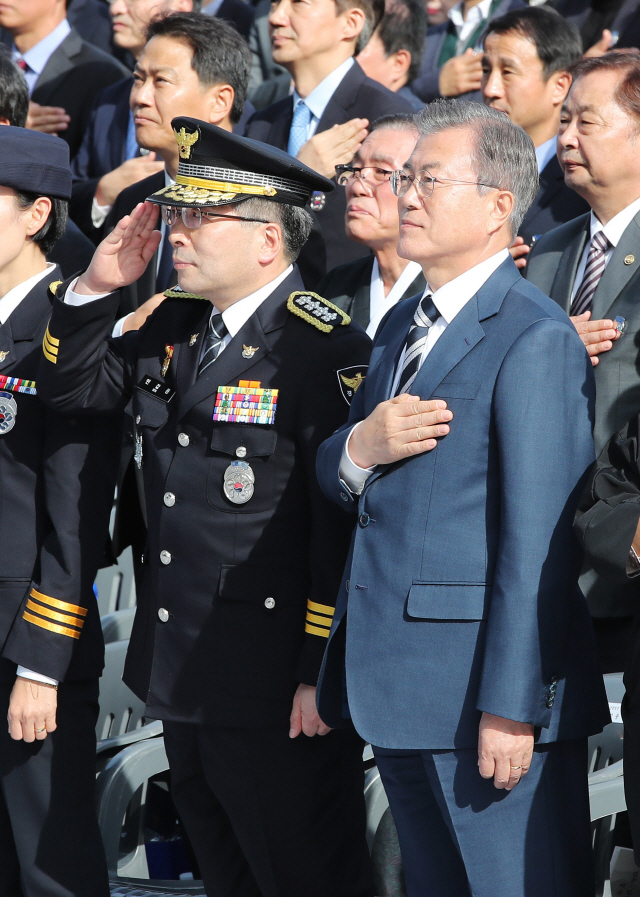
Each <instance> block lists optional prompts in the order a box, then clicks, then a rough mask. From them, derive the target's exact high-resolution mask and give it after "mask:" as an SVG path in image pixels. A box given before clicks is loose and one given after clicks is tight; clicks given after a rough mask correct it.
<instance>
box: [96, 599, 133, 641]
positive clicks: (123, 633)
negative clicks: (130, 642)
mask: <svg viewBox="0 0 640 897" xmlns="http://www.w3.org/2000/svg"><path fill="white" fill-rule="evenodd" d="M135 615H136V609H135V607H128V608H126V609H125V610H116V611H114V612H113V613H112V614H105V615H104V616H103V617H101V618H100V623H101V624H102V635H103V636H104V643H105V645H108V644H109V643H110V642H121V641H125V640H127V639H129V638H131V630H132V628H133V618H134V617H135Z"/></svg>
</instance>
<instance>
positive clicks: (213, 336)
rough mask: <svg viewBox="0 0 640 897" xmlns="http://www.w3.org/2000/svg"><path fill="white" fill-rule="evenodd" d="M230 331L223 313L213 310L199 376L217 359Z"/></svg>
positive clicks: (203, 348)
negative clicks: (223, 318)
mask: <svg viewBox="0 0 640 897" xmlns="http://www.w3.org/2000/svg"><path fill="white" fill-rule="evenodd" d="M228 332H229V331H228V330H227V327H226V325H225V323H224V321H223V320H222V315H221V314H220V313H219V312H215V311H212V312H211V317H210V318H209V327H208V329H207V335H206V336H205V338H204V345H203V347H202V358H201V359H200V364H199V366H198V377H199V376H200V375H201V374H202V372H203V371H204V370H206V369H207V368H208V367H209V365H210V364H213V362H214V361H215V360H216V358H217V357H218V355H219V354H220V347H221V346H222V343H223V340H224V338H225V336H226V335H227V333H228Z"/></svg>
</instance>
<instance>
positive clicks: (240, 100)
mask: <svg viewBox="0 0 640 897" xmlns="http://www.w3.org/2000/svg"><path fill="white" fill-rule="evenodd" d="M152 37H173V38H175V39H176V40H182V41H184V42H185V43H187V44H189V46H190V47H191V50H192V52H193V58H192V60H191V65H192V67H193V69H194V71H195V72H196V74H197V75H198V78H199V79H200V83H201V84H203V85H204V86H205V87H211V86H213V85H214V84H230V85H231V87H233V92H234V94H235V96H234V99H233V106H232V107H231V116H230V117H231V121H232V123H233V124H234V125H235V124H237V123H238V122H239V121H240V119H241V117H242V110H243V109H244V104H245V102H246V100H247V90H248V89H249V74H250V72H251V51H250V50H249V47H248V46H247V42H246V41H245V39H244V38H243V37H242V36H241V35H240V34H239V33H238V32H237V31H236V29H235V28H234V27H233V25H231V24H230V23H229V22H225V21H224V19H219V18H217V17H216V16H203V15H202V14H201V13H197V12H176V13H170V14H169V15H164V16H160V17H159V18H157V19H153V21H152V22H150V24H149V27H148V28H147V41H150V40H151V38H152Z"/></svg>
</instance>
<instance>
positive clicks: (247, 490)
mask: <svg viewBox="0 0 640 897" xmlns="http://www.w3.org/2000/svg"><path fill="white" fill-rule="evenodd" d="M255 481H256V478H255V475H254V473H253V470H252V469H251V465H249V464H247V462H246V461H232V462H231V464H230V465H229V466H228V467H227V469H226V470H225V472H224V483H223V485H222V488H223V490H224V494H225V495H226V496H227V498H228V499H229V501H230V502H233V504H234V505H244V504H245V503H246V502H248V501H249V499H250V498H251V496H252V495H253V484H254V483H255Z"/></svg>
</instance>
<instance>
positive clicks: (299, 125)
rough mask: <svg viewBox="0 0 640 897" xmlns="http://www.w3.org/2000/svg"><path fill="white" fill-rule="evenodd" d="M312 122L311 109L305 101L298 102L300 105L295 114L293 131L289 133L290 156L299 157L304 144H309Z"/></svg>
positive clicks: (288, 148)
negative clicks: (310, 123) (308, 136)
mask: <svg viewBox="0 0 640 897" xmlns="http://www.w3.org/2000/svg"><path fill="white" fill-rule="evenodd" d="M310 121H311V109H309V107H308V106H307V105H306V103H305V102H304V100H298V105H297V106H296V108H295V109H294V112H293V121H292V122H291V130H290V131H289V144H288V146H287V152H288V153H289V155H290V156H297V155H298V153H299V152H300V147H301V146H302V144H303V143H306V142H307V134H308V132H309V122H310Z"/></svg>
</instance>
